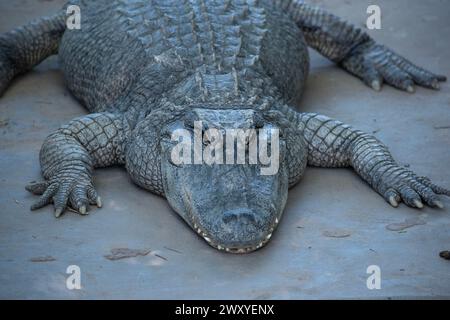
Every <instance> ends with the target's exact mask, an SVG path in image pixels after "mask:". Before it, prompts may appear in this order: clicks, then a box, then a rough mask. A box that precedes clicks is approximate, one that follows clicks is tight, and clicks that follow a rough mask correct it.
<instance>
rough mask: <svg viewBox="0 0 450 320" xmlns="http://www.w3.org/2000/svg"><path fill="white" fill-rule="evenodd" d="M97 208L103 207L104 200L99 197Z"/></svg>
mask: <svg viewBox="0 0 450 320" xmlns="http://www.w3.org/2000/svg"><path fill="white" fill-rule="evenodd" d="M96 202H97V207H99V208H101V207H102V198H100V197H97V201H96Z"/></svg>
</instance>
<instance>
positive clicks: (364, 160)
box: [0, 0, 450, 253]
mask: <svg viewBox="0 0 450 320" xmlns="http://www.w3.org/2000/svg"><path fill="white" fill-rule="evenodd" d="M69 5H70V6H69ZM74 5H75V6H78V7H75V8H79V12H80V18H81V20H80V27H79V28H69V27H68V26H69V22H70V21H69V19H73V18H74V16H72V15H71V14H70V10H71V8H74V7H73V6H74ZM69 9H70V10H69ZM68 13H69V15H68ZM308 47H311V48H312V49H315V50H316V51H318V52H319V53H320V54H322V55H323V56H325V57H326V58H328V59H330V60H331V61H333V62H334V63H336V64H337V65H339V66H340V67H342V68H343V69H344V70H346V71H348V72H349V73H351V74H352V75H354V76H356V77H358V78H360V79H361V80H362V81H363V82H364V83H365V84H367V85H368V86H369V87H371V88H373V89H374V90H377V91H379V90H381V89H382V85H383V83H385V84H387V85H391V86H393V87H395V88H398V89H401V90H404V91H406V92H410V93H414V91H415V86H416V85H419V86H422V87H426V88H430V89H435V90H438V89H439V87H440V82H442V81H445V80H446V77H445V76H442V75H437V74H434V73H432V72H429V71H427V70H425V69H423V68H421V67H418V66H416V65H415V64H413V63H412V62H410V61H408V60H407V59H405V58H404V57H402V56H401V55H399V54H397V53H395V52H394V51H393V50H391V49H389V48H387V47H386V46H383V45H380V44H378V43H377V42H376V41H375V40H374V39H373V38H371V37H370V36H369V35H368V34H367V33H366V32H365V31H363V30H362V29H361V28H358V27H355V26H354V25H352V24H350V23H348V22H346V21H344V20H342V19H341V18H339V17H337V16H335V15H333V14H331V13H329V12H327V11H326V10H324V9H321V8H319V7H317V6H313V5H309V4H306V3H304V2H303V1H300V0H223V1H212V0H211V1H209V0H152V1H146V0H99V1H87V0H73V1H70V3H68V4H67V5H66V6H65V7H63V8H62V10H61V11H59V12H58V13H56V14H54V15H53V16H48V17H44V18H40V19H37V20H35V21H34V22H31V23H29V24H27V25H24V26H21V27H18V28H16V29H14V30H12V31H10V32H7V33H4V34H2V35H1V36H0V94H2V93H3V92H4V91H5V90H6V88H7V86H8V85H9V84H10V83H11V81H12V80H13V78H15V77H16V76H17V75H19V74H23V73H25V72H26V71H28V70H30V69H31V68H33V67H34V66H35V65H37V64H39V63H40V62H41V61H43V60H44V59H46V58H47V57H48V56H50V55H55V54H58V55H59V59H60V66H61V68H62V71H63V73H64V75H65V79H66V83H67V86H68V88H69V90H70V91H71V93H72V94H73V95H74V96H75V97H76V98H77V100H79V101H80V102H81V103H82V104H83V105H84V106H85V107H86V108H87V110H88V111H89V112H90V113H89V114H88V115H85V116H81V117H78V118H76V119H74V120H72V121H70V122H69V123H68V124H66V125H63V126H62V127H60V128H59V129H58V130H56V131H55V132H53V133H52V134H50V135H49V136H48V137H47V138H46V140H45V142H44V143H43V145H42V148H41V150H40V154H39V158H40V164H41V170H42V176H43V178H44V179H43V180H42V181H39V182H36V181H34V182H32V183H30V184H29V185H27V186H26V189H27V190H28V191H30V192H32V193H33V194H36V195H40V197H39V199H38V200H37V202H36V203H35V204H33V205H32V207H31V209H32V210H35V209H38V208H41V207H44V206H46V205H48V204H51V203H53V205H54V208H55V211H54V214H55V216H56V217H59V216H61V214H62V213H63V212H64V211H65V210H66V209H68V208H71V209H72V210H74V211H76V212H78V213H79V214H81V215H86V214H88V213H89V212H88V210H89V207H90V206H98V207H101V206H102V201H101V198H100V197H99V195H98V193H97V191H96V189H95V187H94V184H93V171H94V169H95V168H102V167H108V166H113V165H118V166H124V167H125V168H126V170H127V172H128V174H129V175H130V177H131V179H132V181H133V182H134V183H136V184H137V185H139V186H140V187H142V188H144V189H146V190H148V191H150V192H152V193H155V194H158V195H160V196H163V197H165V198H166V199H167V201H168V203H169V205H170V206H171V207H172V208H173V209H174V211H175V212H177V213H178V215H179V216H180V217H181V218H182V219H183V220H185V221H186V223H187V224H188V225H189V226H190V227H191V228H192V229H193V230H194V231H195V232H196V233H197V234H198V235H200V236H201V237H202V238H203V239H204V240H206V242H207V243H208V244H209V245H211V246H212V247H214V248H216V249H219V250H222V251H226V252H231V253H247V252H251V251H254V250H257V249H259V248H261V247H263V246H264V245H265V244H267V243H268V242H269V240H270V238H271V236H272V233H273V232H274V230H275V229H276V227H277V225H278V224H279V222H280V220H281V217H282V214H283V210H284V207H285V204H286V200H287V196H288V190H289V188H291V187H293V186H294V185H296V184H297V183H298V182H299V181H300V180H301V178H302V176H303V174H304V172H305V169H306V167H307V165H309V166H317V167H328V168H342V167H352V168H353V169H354V170H355V171H356V172H357V173H358V174H359V176H361V178H362V179H364V180H365V181H366V182H367V183H368V184H369V185H370V186H371V187H372V188H373V189H374V190H375V191H376V192H378V193H379V194H380V195H381V196H382V197H383V198H384V199H385V200H386V201H387V202H388V203H389V204H390V205H392V206H393V207H397V206H398V205H399V204H400V203H401V202H403V203H404V204H406V205H407V206H410V207H413V208H423V207H424V204H426V205H428V206H431V207H437V208H442V207H443V203H442V201H441V200H440V199H439V195H446V196H450V191H449V190H446V189H445V188H442V187H440V186H438V185H435V184H434V183H433V182H432V181H431V180H430V179H428V178H427V177H423V176H419V175H417V174H415V173H414V172H412V171H411V170H410V169H408V168H406V167H404V166H402V165H400V164H398V163H397V162H396V161H395V159H394V158H393V157H392V155H391V154H390V152H389V150H388V148H387V147H386V146H385V145H384V144H383V143H382V142H380V141H379V140H378V139H377V138H375V137H374V136H373V135H371V134H368V133H365V132H362V131H360V130H357V129H354V128H353V127H352V126H350V125H347V124H344V123H342V122H339V121H337V120H334V119H331V118H328V117H326V116H323V115H319V114H315V113H301V112H298V111H296V110H295V105H296V103H298V101H299V99H300V98H301V96H302V93H303V91H304V88H305V82H306V80H307V76H308V72H309V65H310V59H309V53H308ZM196 121H197V123H198V122H200V123H202V130H203V131H202V132H204V131H206V130H207V128H211V127H213V128H220V129H221V130H222V129H229V128H237V127H239V128H250V129H260V130H264V129H267V128H272V129H274V128H275V129H277V130H279V139H278V143H279V150H278V152H279V168H278V171H277V172H276V173H274V174H272V175H262V174H260V171H259V170H258V169H259V168H260V167H261V166H262V164H258V163H257V164H225V165H224V164H217V163H209V164H206V163H201V164H189V163H185V164H181V165H180V164H178V163H174V162H173V161H172V159H171V150H173V147H174V145H175V142H176V141H174V140H173V136H171V133H173V132H174V130H178V129H182V130H187V131H188V132H192V130H193V129H192V128H193V122H196ZM220 132H222V131H220ZM212 140H214V139H210V138H208V137H207V136H206V135H205V136H203V141H202V143H203V144H205V145H208V144H211V143H213V142H214V141H212ZM244 143H245V142H244ZM229 148H235V146H234V145H233V146H230V147H229ZM259 148H261V147H259Z"/></svg>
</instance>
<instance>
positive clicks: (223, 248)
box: [191, 218, 279, 254]
mask: <svg viewBox="0 0 450 320" xmlns="http://www.w3.org/2000/svg"><path fill="white" fill-rule="evenodd" d="M193 221H195V219H193ZM278 223H279V219H278V218H277V219H276V220H275V225H274V226H273V227H272V228H271V229H270V233H269V234H268V235H267V236H266V237H265V238H264V239H263V240H261V241H260V242H259V243H257V244H255V245H254V246H242V247H227V246H224V245H221V244H218V243H215V242H214V241H213V240H212V239H211V238H210V237H209V236H208V234H207V233H206V232H205V231H203V230H202V228H201V227H200V226H199V224H197V222H192V225H191V228H193V229H194V230H195V232H196V233H197V234H198V235H199V236H200V237H202V238H203V239H204V240H205V241H206V242H207V243H208V244H209V245H210V246H211V247H213V248H215V249H217V250H219V251H224V252H226V253H234V254H244V253H250V252H253V251H256V250H259V249H261V248H262V247H264V246H265V245H266V244H267V243H268V242H269V240H270V239H271V237H272V233H273V232H274V230H275V228H276V227H277V225H278Z"/></svg>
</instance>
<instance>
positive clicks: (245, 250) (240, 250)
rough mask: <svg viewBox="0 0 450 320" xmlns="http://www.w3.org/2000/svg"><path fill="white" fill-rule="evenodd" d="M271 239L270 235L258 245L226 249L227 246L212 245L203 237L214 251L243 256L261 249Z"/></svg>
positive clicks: (212, 243)
mask: <svg viewBox="0 0 450 320" xmlns="http://www.w3.org/2000/svg"><path fill="white" fill-rule="evenodd" d="M271 237H272V233H270V234H269V235H267V236H266V237H265V238H264V240H262V241H261V242H259V243H258V244H255V245H253V246H242V247H227V246H224V245H220V244H217V243H214V242H212V241H211V240H210V239H209V238H207V237H203V238H204V239H205V241H206V242H207V243H208V244H209V245H210V246H211V247H213V248H215V249H217V250H219V251H224V252H226V253H234V254H245V253H250V252H253V251H256V250H259V249H261V248H262V247H264V246H265V245H266V244H267V243H268V242H269V240H270V238H271Z"/></svg>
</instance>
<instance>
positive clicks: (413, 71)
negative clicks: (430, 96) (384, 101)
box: [341, 41, 447, 93]
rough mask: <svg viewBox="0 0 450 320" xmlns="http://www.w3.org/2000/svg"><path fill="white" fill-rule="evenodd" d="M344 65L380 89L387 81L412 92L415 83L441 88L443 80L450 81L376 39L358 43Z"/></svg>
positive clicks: (376, 88) (369, 84) (435, 88)
mask: <svg viewBox="0 0 450 320" xmlns="http://www.w3.org/2000/svg"><path fill="white" fill-rule="evenodd" d="M341 64H342V66H343V67H344V69H346V70H347V71H349V72H350V73H352V74H354V75H356V76H357V77H359V78H360V79H362V80H363V81H364V82H365V83H366V84H367V85H368V86H370V87H372V88H373V89H374V90H376V91H380V90H381V86H382V84H383V82H386V83H387V84H389V85H391V86H393V87H395V88H398V89H400V90H404V91H407V92H410V93H414V92H415V87H414V85H415V84H417V85H419V86H422V87H425V88H430V89H434V90H439V89H440V84H439V82H442V81H446V80H447V78H446V77H445V76H442V75H437V74H434V73H432V72H429V71H427V70H425V69H423V68H420V67H418V66H416V65H414V64H413V63H411V62H410V61H408V60H407V59H405V58H403V57H402V56H400V55H398V54H397V53H395V52H394V51H392V50H390V49H389V48H387V47H385V46H382V45H378V44H376V43H375V42H373V41H370V42H367V43H364V44H361V45H359V46H357V47H356V48H355V49H354V50H353V51H351V52H350V54H349V55H348V57H347V58H345V59H344V60H343V61H342V62H341Z"/></svg>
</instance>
